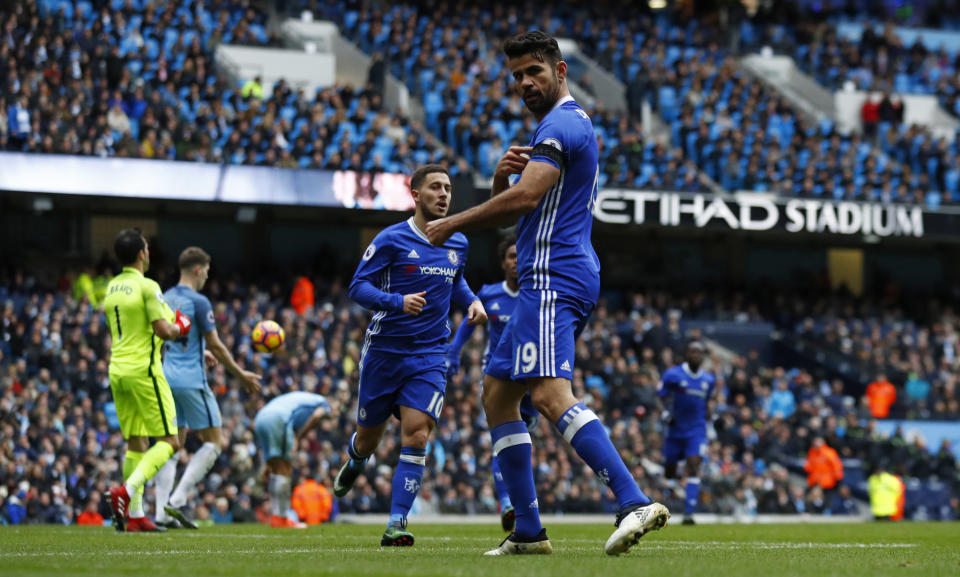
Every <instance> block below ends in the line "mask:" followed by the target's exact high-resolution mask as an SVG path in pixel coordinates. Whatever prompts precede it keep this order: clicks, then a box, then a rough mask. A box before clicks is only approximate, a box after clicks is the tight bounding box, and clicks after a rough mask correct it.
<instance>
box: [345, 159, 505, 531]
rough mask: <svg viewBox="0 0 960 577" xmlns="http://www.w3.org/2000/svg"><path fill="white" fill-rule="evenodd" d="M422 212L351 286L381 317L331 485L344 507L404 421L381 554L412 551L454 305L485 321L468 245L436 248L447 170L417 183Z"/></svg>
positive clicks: (393, 234)
mask: <svg viewBox="0 0 960 577" xmlns="http://www.w3.org/2000/svg"><path fill="white" fill-rule="evenodd" d="M410 189H411V192H412V193H413V199H414V203H415V205H416V212H415V213H414V216H412V217H411V218H409V219H408V220H406V221H404V222H401V223H398V224H395V225H393V226H389V227H387V228H385V229H384V230H382V231H381V232H380V234H378V235H377V236H376V237H375V238H374V239H373V242H372V243H370V246H369V247H367V250H366V252H365V253H364V254H363V259H362V260H361V262H360V265H359V266H358V267H357V272H356V273H355V274H354V276H353V281H352V282H351V283H350V298H352V299H353V300H354V301H356V302H357V303H359V304H360V305H362V306H363V307H365V308H367V309H369V310H372V311H376V313H375V314H374V315H373V319H372V320H371V321H370V325H369V326H368V327H367V334H366V339H365V341H364V344H363V350H362V352H361V356H360V385H359V387H360V389H359V391H358V395H357V396H358V407H357V432H356V433H354V435H353V436H352V437H351V438H350V442H349V443H348V445H347V454H348V455H349V456H350V459H349V460H348V461H347V462H346V463H345V464H344V465H343V467H342V468H341V469H340V472H339V473H337V477H336V479H335V480H334V484H333V493H334V495H336V496H337V497H342V496H344V495H346V494H347V492H349V491H350V488H351V487H353V484H354V482H355V481H356V480H357V477H358V476H359V475H360V473H361V472H362V471H363V466H364V464H365V463H366V460H367V458H368V457H369V456H370V455H371V454H372V453H373V452H374V450H376V448H377V446H378V445H379V444H380V440H381V439H382V438H383V433H384V431H385V430H386V427H387V420H388V419H389V418H390V415H391V414H392V415H394V416H397V417H398V418H399V419H400V444H401V449H400V462H399V463H398V464H397V469H396V471H395V472H394V475H393V493H392V495H391V505H390V522H389V524H388V525H387V529H386V531H385V532H384V534H383V538H382V539H381V540H380V544H381V545H382V546H400V547H405V546H410V545H413V535H412V534H411V533H410V532H408V531H407V530H406V525H407V514H408V513H409V512H410V507H411V506H412V505H413V501H414V499H416V496H417V493H419V491H420V483H421V481H422V479H423V469H424V466H425V464H426V460H427V456H426V447H427V439H428V437H429V436H430V433H431V432H432V431H433V428H434V426H435V425H436V420H437V419H439V418H440V413H441V410H442V409H443V397H444V392H445V390H446V374H445V373H446V371H445V369H446V366H445V357H444V353H445V350H446V343H447V339H448V338H449V336H450V326H449V319H448V317H449V314H450V301H451V300H453V301H454V302H456V303H457V304H459V305H460V306H463V307H465V308H467V322H468V323H470V324H472V325H477V324H482V323H485V322H486V321H487V315H486V313H485V312H484V310H483V305H482V304H481V303H480V300H479V299H477V297H476V295H474V294H473V291H471V290H470V287H469V286H468V285H467V281H466V280H465V279H464V278H463V270H464V267H465V265H466V260H467V239H466V237H464V236H463V235H462V234H456V235H451V236H448V238H447V239H445V240H444V242H443V243H438V246H434V245H432V244H430V242H429V241H428V240H427V237H426V235H425V234H424V228H425V227H426V225H427V223H428V222H430V221H432V220H435V219H438V218H441V217H443V216H444V215H446V214H447V210H448V208H449V207H450V198H451V193H452V190H451V186H450V176H449V174H448V173H447V170H446V169H445V168H443V167H442V166H439V165H436V164H430V165H427V166H423V167H421V168H418V169H417V170H416V171H415V172H414V173H413V176H412V177H411V178H410Z"/></svg>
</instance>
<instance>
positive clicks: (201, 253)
mask: <svg viewBox="0 0 960 577" xmlns="http://www.w3.org/2000/svg"><path fill="white" fill-rule="evenodd" d="M208 264H210V255H209V254H207V251H205V250H203V249H202V248H200V247H199V246H188V247H187V248H185V249H183V252H181V253H180V270H189V269H192V268H193V267H195V266H197V265H200V266H206V265H208Z"/></svg>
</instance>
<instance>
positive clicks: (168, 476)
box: [153, 453, 177, 521]
mask: <svg viewBox="0 0 960 577" xmlns="http://www.w3.org/2000/svg"><path fill="white" fill-rule="evenodd" d="M176 480H177V455H176V453H174V455H173V457H171V458H170V460H169V461H167V462H166V463H164V464H163V467H160V470H159V471H157V474H156V476H155V477H154V478H153V482H154V483H155V484H156V485H157V491H156V498H157V511H156V515H155V517H156V518H157V520H158V521H167V520H169V519H168V515H167V514H166V513H165V512H164V510H163V508H164V507H166V506H167V503H169V502H170V493H171V492H173V484H174V482H175V481H176Z"/></svg>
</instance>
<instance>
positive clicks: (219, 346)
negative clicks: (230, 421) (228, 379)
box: [204, 329, 260, 395]
mask: <svg viewBox="0 0 960 577" xmlns="http://www.w3.org/2000/svg"><path fill="white" fill-rule="evenodd" d="M204 338H205V339H206V341H207V349H208V350H209V351H210V352H211V353H213V356H214V357H216V359H217V360H218V361H220V362H221V363H222V364H223V366H224V367H226V369H227V370H228V371H230V374H231V375H233V376H234V377H236V378H237V379H239V380H240V383H241V384H242V385H243V388H244V389H246V391H247V392H248V393H250V394H251V395H253V394H255V393H259V392H260V375H258V374H257V373H254V372H251V371H246V370H243V369H241V368H240V365H238V364H237V361H235V360H234V359H233V355H231V354H230V351H229V350H228V349H227V345H225V344H223V341H221V340H220V335H219V334H218V333H217V329H213V330H212V331H208V332H207V334H205V335H204Z"/></svg>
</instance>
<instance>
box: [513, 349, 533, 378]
mask: <svg viewBox="0 0 960 577" xmlns="http://www.w3.org/2000/svg"><path fill="white" fill-rule="evenodd" d="M514 357H515V358H516V359H517V360H516V364H515V365H514V367H513V374H515V375H519V374H520V373H521V363H523V366H522V372H523V373H529V372H530V371H532V370H533V369H534V368H535V367H536V366H537V345H535V344H533V343H532V342H530V341H528V342H525V343H523V344H522V345H517V354H516V355H514Z"/></svg>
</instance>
